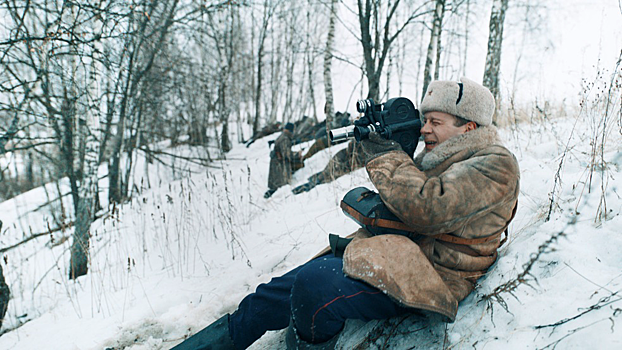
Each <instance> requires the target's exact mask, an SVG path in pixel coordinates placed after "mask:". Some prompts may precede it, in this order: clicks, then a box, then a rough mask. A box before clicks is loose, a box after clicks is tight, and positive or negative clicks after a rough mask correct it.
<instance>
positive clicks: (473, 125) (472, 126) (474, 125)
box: [464, 122, 477, 132]
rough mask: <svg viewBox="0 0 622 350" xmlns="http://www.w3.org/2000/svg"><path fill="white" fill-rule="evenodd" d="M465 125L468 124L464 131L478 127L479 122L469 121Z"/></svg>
mask: <svg viewBox="0 0 622 350" xmlns="http://www.w3.org/2000/svg"><path fill="white" fill-rule="evenodd" d="M464 125H465V126H466V129H464V132H469V131H473V130H475V129H477V123H475V122H468V123H466V124H464Z"/></svg>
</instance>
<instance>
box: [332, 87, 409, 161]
mask: <svg viewBox="0 0 622 350" xmlns="http://www.w3.org/2000/svg"><path fill="white" fill-rule="evenodd" d="M356 110H357V111H358V112H359V113H362V114H363V116H361V117H360V118H359V119H357V120H355V121H354V125H351V126H347V127H345V128H340V129H334V130H331V131H330V133H329V137H330V140H331V142H337V141H340V140H344V139H349V138H352V137H354V138H355V139H356V141H358V142H360V141H362V140H365V139H367V138H368V137H369V134H370V133H371V132H377V133H378V134H380V136H382V137H384V138H386V139H388V140H393V141H395V142H397V143H399V144H400V146H402V149H403V150H404V152H406V153H407V154H408V155H409V156H411V157H412V156H413V155H414V153H415V149H416V148H417V143H418V142H419V137H420V136H421V120H420V119H419V111H418V110H417V109H416V108H415V106H414V105H413V103H412V102H411V101H410V100H409V99H407V98H405V97H395V98H392V99H389V100H387V102H385V103H381V104H376V103H375V102H374V101H373V100H372V99H366V100H359V101H358V102H357V103H356Z"/></svg>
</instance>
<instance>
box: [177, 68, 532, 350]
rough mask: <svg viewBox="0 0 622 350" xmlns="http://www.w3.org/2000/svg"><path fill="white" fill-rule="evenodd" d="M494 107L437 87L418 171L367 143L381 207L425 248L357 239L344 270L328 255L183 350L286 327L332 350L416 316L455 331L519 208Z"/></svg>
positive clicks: (484, 94)
mask: <svg viewBox="0 0 622 350" xmlns="http://www.w3.org/2000/svg"><path fill="white" fill-rule="evenodd" d="M494 107H495V102H494V98H493V96H492V94H491V93H490V91H489V90H488V89H486V88H485V87H483V86H481V85H479V84H477V83H475V82H473V81H471V80H468V79H466V78H462V79H461V82H452V81H435V82H432V83H430V85H429V87H428V90H427V91H426V94H425V96H424V99H423V102H422V103H421V108H420V111H421V112H422V113H423V116H424V117H423V119H424V124H423V127H422V128H421V134H422V135H423V137H424V141H425V149H424V150H423V151H422V152H421V153H420V154H418V155H417V156H416V157H415V159H414V160H413V159H412V158H410V157H409V156H408V155H407V154H406V153H405V152H404V151H402V149H401V148H400V146H399V145H398V144H396V143H395V142H393V141H389V140H386V139H383V138H382V137H380V136H379V135H377V134H373V133H372V134H371V136H370V138H369V139H368V140H365V141H363V142H362V146H363V150H364V151H365V153H366V155H367V162H366V165H365V166H366V169H367V172H368V174H369V177H370V179H371V181H372V182H373V184H374V185H375V186H376V189H377V190H378V192H379V193H380V196H381V198H382V200H383V201H384V203H385V205H386V206H387V207H388V208H389V209H390V210H391V211H392V212H393V213H395V214H396V215H397V216H398V217H399V218H400V219H401V220H402V221H403V222H404V223H406V224H408V225H409V226H410V227H411V228H413V229H415V230H416V231H417V232H418V233H419V237H417V238H416V239H411V238H408V237H406V236H401V235H377V236H371V235H370V234H369V233H368V232H367V231H365V230H363V229H360V230H358V231H357V232H356V233H355V235H354V236H355V238H354V240H352V242H351V243H350V244H349V245H348V246H347V247H346V249H345V253H344V255H343V258H338V257H335V256H334V255H332V254H326V255H323V256H321V257H319V258H315V259H313V260H311V261H309V262H307V263H305V264H304V265H301V266H299V267H297V268H296V269H294V270H292V271H290V272H288V273H286V274H285V275H283V276H281V277H276V278H273V279H272V280H271V281H270V282H269V283H266V284H261V285H259V286H258V287H257V289H256V291H255V293H252V294H250V295H248V296H247V297H246V298H244V300H242V302H241V303H240V305H239V306H238V309H237V311H235V312H234V313H233V314H231V315H225V316H223V317H222V318H220V319H219V320H217V321H216V322H214V323H213V324H211V325H210V326H208V327H207V328H205V329H203V330H201V331H200V332H199V333H197V334H195V335H193V336H192V337H190V338H189V339H187V340H186V341H184V342H183V343H181V344H180V345H178V346H177V347H175V349H177V350H182V349H183V350H185V349H245V348H247V347H248V346H249V345H251V344H252V343H253V342H255V341H256V340H257V339H259V338H260V337H261V336H262V335H263V334H264V333H265V332H266V331H268V330H277V329H283V328H286V327H288V330H287V333H286V334H287V335H286V342H287V347H288V349H332V348H333V347H334V345H335V343H336V342H337V338H338V334H339V333H340V331H341V329H342V328H343V326H344V322H345V320H346V319H359V320H363V321H369V320H374V319H384V318H390V317H395V316H398V315H402V314H405V313H409V312H412V311H413V309H416V310H424V311H428V312H430V311H431V312H434V313H436V314H440V315H442V316H444V317H445V318H446V319H447V320H449V321H453V320H454V319H455V316H456V313H457V310H458V302H460V301H461V300H462V299H464V298H465V297H466V296H467V295H468V294H469V293H471V292H472V291H473V289H474V287H475V282H476V280H477V278H478V277H480V276H482V275H483V274H485V273H486V270H487V269H488V268H489V267H490V266H491V265H492V264H493V263H494V262H495V260H496V259H497V248H498V247H499V245H500V241H501V234H502V232H503V231H505V230H506V228H507V226H508V224H509V222H510V221H511V219H512V218H513V215H514V212H515V209H516V204H517V198H518V193H519V178H520V175H519V168H518V163H517V161H516V158H515V157H514V155H513V154H512V153H511V152H510V151H509V150H507V149H506V148H505V147H503V146H502V143H501V141H500V140H499V137H498V135H497V130H496V128H495V127H494V126H491V122H492V114H493V110H494Z"/></svg>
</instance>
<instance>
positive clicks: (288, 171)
mask: <svg viewBox="0 0 622 350" xmlns="http://www.w3.org/2000/svg"><path fill="white" fill-rule="evenodd" d="M293 133H294V124H292V123H287V124H285V128H283V133H281V136H279V137H278V138H277V139H276V141H275V142H274V149H273V150H272V151H271V152H270V172H269V174H268V190H267V191H266V193H265V194H264V195H263V197H264V198H270V197H271V196H272V195H273V194H274V192H276V190H278V189H279V187H281V186H284V185H287V184H288V183H289V181H290V180H291V177H292V169H293V168H300V164H301V163H302V156H301V154H300V152H296V153H294V152H292V135H293Z"/></svg>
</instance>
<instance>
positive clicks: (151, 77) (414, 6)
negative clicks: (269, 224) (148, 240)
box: [0, 0, 622, 332]
mask: <svg viewBox="0 0 622 350" xmlns="http://www.w3.org/2000/svg"><path fill="white" fill-rule="evenodd" d="M0 16H1V17H2V19H3V21H2V23H3V25H2V27H1V28H0V48H2V50H1V52H0V91H1V95H0V199H2V200H4V201H7V200H9V199H11V198H15V197H16V196H19V195H21V194H23V193H26V192H27V191H30V190H33V189H38V188H40V189H44V191H43V192H42V193H43V195H42V196H43V197H45V200H44V201H42V202H38V203H37V205H36V207H35V208H34V209H29V210H35V211H37V212H39V213H44V214H42V216H41V217H40V218H38V219H36V221H33V220H34V219H29V220H30V221H29V220H26V218H27V217H28V215H26V213H20V214H19V215H18V217H17V218H15V217H13V216H10V215H8V212H6V213H3V215H7V216H8V217H9V218H7V217H5V216H3V217H2V218H1V219H2V220H3V223H4V227H0V232H1V234H2V235H1V236H0V240H1V241H0V251H1V252H2V253H3V257H4V259H3V262H1V263H0V266H1V267H3V268H4V270H5V271H2V270H0V278H2V280H6V281H7V282H8V283H7V285H8V288H10V289H11V290H12V291H13V296H15V295H16V293H15V291H16V290H20V287H17V289H16V286H19V285H20V283H23V273H24V272H21V271H15V266H16V265H15V264H17V266H19V265H20V263H19V262H18V261H20V259H23V256H22V255H20V256H22V257H19V258H17V257H15V256H14V255H12V254H16V253H15V252H17V251H19V249H20V248H23V247H24V246H26V245H27V244H30V243H32V242H36V241H37V240H41V239H46V240H50V239H51V240H52V241H54V240H55V238H53V237H54V235H55V234H60V235H61V236H62V237H63V238H62V239H61V242H53V244H60V245H61V247H64V250H63V254H62V255H60V256H57V257H56V259H57V261H56V262H55V263H53V264H51V265H50V266H54V267H55V268H58V269H59V270H61V275H63V276H64V279H65V280H69V281H73V282H72V283H75V282H79V277H80V276H84V275H86V274H88V272H89V259H90V257H91V254H92V252H91V250H90V247H91V239H92V238H93V235H92V234H93V232H92V225H93V223H94V222H98V221H97V220H105V219H106V218H110V217H111V216H114V215H115V212H118V211H119V210H121V209H120V208H124V206H123V205H124V204H127V203H131V201H132V199H135V198H136V197H137V196H139V195H141V194H142V193H143V192H144V191H145V189H146V188H153V187H158V186H162V178H160V179H158V178H157V176H156V175H154V176H152V177H151V178H147V180H145V178H144V177H140V176H137V174H144V173H146V172H148V171H147V169H148V168H149V165H146V164H159V166H162V167H164V168H168V169H169V171H170V172H172V174H174V176H173V178H176V179H179V178H180V177H182V178H183V177H184V176H189V175H188V174H189V172H188V168H187V167H188V166H189V165H188V164H192V165H196V166H200V167H203V168H204V169H206V171H208V172H209V171H210V169H212V168H213V167H214V166H215V165H214V164H216V163H218V162H222V161H224V160H227V157H228V152H230V151H231V150H232V149H233V148H234V147H235V146H236V145H237V144H239V143H242V142H244V141H246V140H248V139H249V138H250V137H252V135H253V134H255V133H257V132H258V131H259V130H260V129H261V128H262V127H263V126H266V125H270V124H273V123H274V122H277V121H280V122H288V121H292V122H296V121H299V120H301V119H302V118H303V117H304V116H308V117H310V118H312V119H313V120H315V121H321V120H324V119H330V118H331V117H332V116H333V115H334V113H335V112H337V111H342V112H345V111H348V112H350V113H352V114H355V113H354V102H355V101H356V100H357V99H359V98H365V97H367V98H373V99H375V100H378V101H384V100H386V99H388V98H390V97H395V96H405V97H408V98H410V99H411V100H413V101H414V102H415V104H418V102H419V101H420V99H421V96H422V94H423V91H425V87H426V86H427V84H428V83H429V81H430V80H434V79H447V80H458V79H459V78H460V77H461V76H467V77H469V78H471V79H474V80H476V81H481V82H483V83H484V84H485V85H486V86H488V87H489V88H490V89H491V91H493V93H494V94H495V96H496V97H497V100H498V105H497V111H496V114H495V122H496V124H497V125H498V126H500V127H510V128H512V127H514V126H516V125H520V124H534V121H542V120H544V121H545V122H547V123H548V122H549V121H550V122H551V123H552V122H553V120H554V119H558V118H561V119H562V120H564V118H578V119H586V120H587V121H586V122H587V123H592V124H593V130H595V131H594V132H593V133H592V134H591V144H592V148H591V156H590V158H589V160H588V162H587V163H588V169H590V173H591V172H593V171H596V170H598V169H601V170H602V169H603V168H607V164H606V162H605V158H604V154H606V150H605V148H606V147H605V145H607V147H612V146H613V147H616V144H613V145H611V144H610V139H609V138H608V137H609V135H611V134H614V135H619V134H620V132H621V126H620V125H621V123H622V121H621V120H622V117H621V116H620V115H619V113H620V103H622V99H621V98H620V59H621V58H622V52H621V51H622V43H621V41H620V38H622V25H620V23H622V21H621V19H622V4H621V3H620V1H604V0H603V1H597V2H593V1H591V2H584V1H546V2H545V1H537V0H523V1H508V0H494V1H492V0H489V1H479V0H461V1H446V0H434V1H423V0H421V1H416V0H411V1H405V0H402V1H399V0H393V1H362V0H361V1H337V0H325V1H321V0H308V1H285V0H265V1H220V2H218V1H182V0H164V1H154V2H149V1H138V0H137V1H81V2H74V1H61V0H58V1H53V0H48V1H25V2H24V1H5V2H3V3H2V5H0ZM586 111H588V112H586ZM586 115H589V116H590V118H586ZM575 120H576V119H572V120H571V121H568V123H575V122H576V121H575ZM560 143H563V141H560ZM599 145H601V146H602V147H601V148H600V149H599V148H598V147H599ZM617 147H618V149H619V144H617ZM180 149H186V150H192V151H191V152H190V151H179V150H180ZM562 154H564V155H565V154H566V153H565V152H564V153H562ZM266 156H267V149H266ZM599 157H600V160H599ZM562 159H563V157H562ZM614 159H617V158H614ZM182 162H183V164H186V165H183V166H182V165H180V164H182ZM562 164H563V163H560V169H561V168H562ZM139 166H140V167H141V168H139ZM193 171H196V169H195V170H193ZM167 174H168V172H167ZM137 179H140V180H137ZM144 181H147V182H148V183H144ZM559 183H561V180H560V181H559ZM42 185H46V186H44V187H41V186H42ZM559 186H560V185H558V181H557V175H556V177H555V179H554V181H553V188H552V189H550V190H549V191H550V192H549V198H550V203H549V204H550V207H549V208H548V209H549V210H548V216H549V217H550V215H551V213H552V212H553V211H554V210H555V209H556V208H557V207H556V205H555V202H556V199H558V198H556V195H557V192H556V191H559ZM603 192H605V191H603ZM598 213H600V214H598ZM597 215H600V219H604V218H605V217H606V216H607V212H606V211H605V212H604V214H603V212H602V211H600V210H597ZM549 217H547V219H548V218H549ZM229 240H230V241H235V237H233V238H232V237H229ZM53 246H54V247H56V245H53ZM20 254H23V253H20ZM61 260H67V261H64V262H63V263H62V264H61V265H59V262H58V261H61ZM59 266H60V267H59ZM7 268H8V269H9V270H12V271H6V269H7ZM48 268H49V267H48ZM4 275H9V276H11V277H8V278H4ZM46 275H47V273H46V274H45V275H44V276H43V277H39V278H41V280H40V281H42V280H43V279H45V276H46ZM63 283H68V282H63ZM36 286H38V284H37V283H36V282H35V283H34V286H31V287H32V288H34V289H37V287H36ZM0 291H2V293H0V296H1V297H0V300H3V301H6V300H9V299H8V298H9V294H8V289H2V288H0ZM32 295H33V296H34V295H35V293H34V291H33V293H32ZM3 298H4V299H3ZM34 304H36V303H34ZM2 305H4V306H2ZM2 305H0V306H2V307H0V312H3V313H4V312H6V311H7V310H11V309H10V305H11V304H10V300H9V304H8V305H9V307H7V306H6V304H2ZM22 315H23V313H21V314H19V315H18V314H11V312H9V313H8V314H7V317H12V318H10V320H11V321H10V322H9V324H8V325H7V324H6V323H5V324H3V325H2V327H3V332H11V331H13V330H15V329H19V327H20V326H21V325H22V324H24V323H25V322H26V321H27V320H31V319H33V317H34V316H33V314H31V316H28V317H22V318H20V317H19V316H22Z"/></svg>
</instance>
